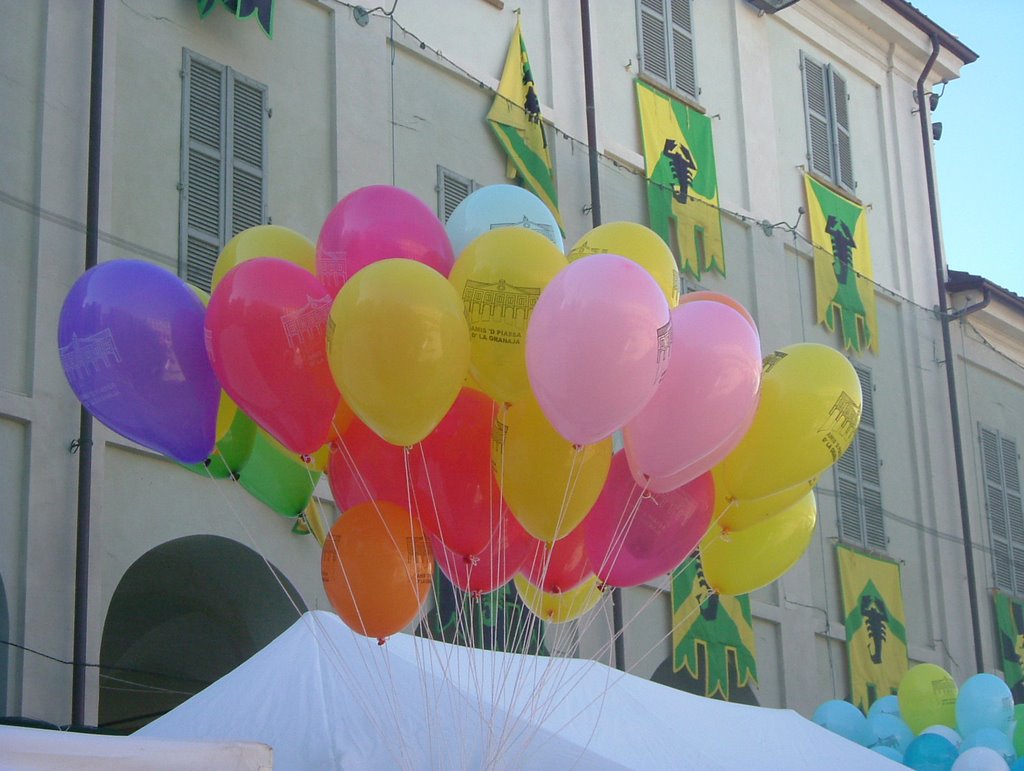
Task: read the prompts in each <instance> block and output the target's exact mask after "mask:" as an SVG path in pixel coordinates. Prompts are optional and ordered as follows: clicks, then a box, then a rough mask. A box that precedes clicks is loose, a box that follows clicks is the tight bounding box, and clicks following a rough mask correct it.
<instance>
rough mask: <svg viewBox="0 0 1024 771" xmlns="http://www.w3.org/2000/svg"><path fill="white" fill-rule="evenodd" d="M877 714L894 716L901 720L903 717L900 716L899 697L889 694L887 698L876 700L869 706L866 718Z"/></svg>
mask: <svg viewBox="0 0 1024 771" xmlns="http://www.w3.org/2000/svg"><path fill="white" fill-rule="evenodd" d="M878 714H886V715H895V716H896V717H898V718H900V719H901V720H902V719H903V716H902V715H901V714H900V700H899V697H898V696H896V695H895V694H890V695H889V696H883V697H882V698H880V699H876V700H875V703H874V704H872V705H871V709H869V710H868V718H871V717H872V716H873V715H878Z"/></svg>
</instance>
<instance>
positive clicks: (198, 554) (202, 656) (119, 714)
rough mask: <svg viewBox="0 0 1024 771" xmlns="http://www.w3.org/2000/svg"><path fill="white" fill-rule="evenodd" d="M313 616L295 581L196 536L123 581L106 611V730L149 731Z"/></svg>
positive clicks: (221, 542)
mask: <svg viewBox="0 0 1024 771" xmlns="http://www.w3.org/2000/svg"><path fill="white" fill-rule="evenodd" d="M282 586H283V587H284V588H283V589H282ZM296 606H297V607H298V609H296ZM305 610H306V608H305V605H304V604H303V602H302V599H301V598H300V597H299V594H298V592H297V591H296V590H295V588H294V587H293V586H292V585H291V583H290V582H289V581H288V579H286V578H285V577H284V576H283V575H282V574H281V573H280V572H279V571H277V570H276V569H273V570H272V569H271V568H268V566H267V563H266V562H264V560H263V558H262V557H260V556H259V555H258V554H257V553H256V552H254V551H252V550H251V549H249V548H247V547H245V546H243V545H242V544H240V543H237V542H235V541H232V540H230V539H228V538H222V537H220V536H211V535H195V536H188V537H186V538H178V539H176V540H174V541H169V542H167V543H165V544H162V545H160V546H158V547H156V548H155V549H152V550H150V551H149V552H147V553H146V554H144V555H143V556H142V557H140V558H139V559H138V560H137V561H136V562H135V563H134V564H133V565H132V566H131V567H130V568H129V569H128V570H127V572H125V574H124V576H123V578H122V579H121V582H120V583H119V584H118V587H117V589H116V590H115V592H114V596H113V598H112V599H111V602H110V608H109V609H108V611H107V617H106V621H105V622H104V625H103V640H102V643H101V649H100V696H99V720H98V723H99V725H100V726H101V727H106V728H109V729H114V730H123V731H125V732H129V731H133V730H135V729H136V728H139V727H140V726H143V725H145V724H146V723H148V722H149V721H151V720H153V719H155V718H156V717H159V716H160V715H162V714H163V713H164V712H166V711H168V710H170V709H173V708H174V707H176V706H177V705H178V704H180V703H181V702H183V701H184V700H185V699H187V698H188V697H189V696H191V695H193V694H195V693H198V692H199V691H200V690H202V689H203V688H205V687H206V686H207V685H209V684H210V683H212V682H213V681H214V680H216V679H217V678H219V677H221V676H222V675H224V674H226V673H227V672H230V671H231V670H232V669H234V668H235V667H236V666H238V665H239V664H241V663H242V662H243V661H245V660H246V659H247V658H249V657H250V656H252V655H253V654H254V653H256V652H257V651H259V650H260V649H261V648H263V647H264V646H265V645H266V644H267V643H269V642H270V641H271V640H273V639H274V638H275V637H276V636H277V635H278V634H280V633H281V632H282V631H284V630H285V629H286V628H287V627H288V626H290V625H291V624H292V623H293V622H294V621H295V619H296V618H297V617H298V615H299V614H300V613H301V612H304V611H305Z"/></svg>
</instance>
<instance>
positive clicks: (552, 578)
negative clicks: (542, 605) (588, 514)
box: [522, 520, 594, 594]
mask: <svg viewBox="0 0 1024 771" xmlns="http://www.w3.org/2000/svg"><path fill="white" fill-rule="evenodd" d="M584 522H586V520H584ZM530 540H531V541H532V542H533V552H532V553H531V554H528V555H527V558H526V561H525V562H524V563H523V568H522V573H523V575H524V576H526V578H527V580H529V582H530V583H531V584H533V585H534V586H536V587H539V588H540V589H543V590H544V591H545V592H553V593H555V594H558V593H561V592H567V591H569V590H570V589H575V588H576V587H577V586H579V585H580V584H582V583H583V582H584V581H586V580H587V579H588V578H590V577H591V576H592V575H594V570H593V568H592V567H591V566H590V560H589V559H587V549H586V546H585V544H584V542H583V526H582V525H581V526H579V527H577V528H575V529H574V530H573V531H572V532H571V533H569V534H568V535H567V536H565V537H564V538H559V539H558V540H557V541H555V542H554V544H550V545H549V544H546V543H544V542H543V541H540V540H538V539H536V538H532V537H531V539H530Z"/></svg>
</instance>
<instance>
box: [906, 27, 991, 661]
mask: <svg viewBox="0 0 1024 771" xmlns="http://www.w3.org/2000/svg"><path fill="white" fill-rule="evenodd" d="M931 43H932V53H931V56H930V57H928V62H927V63H926V64H925V66H924V70H923V71H922V72H921V77H919V78H918V79H917V104H918V107H919V111H918V117H919V118H920V122H921V141H922V147H923V149H924V174H925V182H926V186H927V188H928V212H929V215H930V218H931V226H932V249H933V252H934V255H935V282H936V286H937V288H938V294H939V324H940V326H941V327H942V352H943V356H944V358H945V362H946V389H947V390H948V392H949V415H950V422H951V425H952V429H953V460H954V462H955V464H956V486H957V492H958V493H959V496H960V527H961V530H962V531H963V539H964V564H965V565H966V567H967V597H968V600H969V601H970V608H971V633H972V635H973V637H974V664H975V667H976V669H977V671H978V672H979V673H980V672H984V671H985V666H984V661H983V656H982V643H981V622H980V620H979V614H978V591H977V582H976V580H975V576H974V545H973V543H972V541H971V517H970V513H969V510H968V503H967V482H966V479H965V477H964V449H963V441H962V439H961V436H960V407H959V405H958V403H957V397H956V371H955V370H954V368H953V343H952V340H951V338H950V333H949V323H950V314H949V303H948V302H947V300H946V260H945V258H944V257H943V254H942V237H941V234H940V231H939V213H938V205H937V203H936V196H935V171H934V169H933V167H932V135H931V126H930V125H929V122H930V120H929V119H930V111H929V110H928V100H927V99H925V90H924V81H925V78H926V77H927V76H928V73H929V72H930V71H931V68H932V65H934V64H935V60H936V59H937V58H938V56H939V50H940V49H941V44H940V42H939V38H938V36H936V35H932V36H931Z"/></svg>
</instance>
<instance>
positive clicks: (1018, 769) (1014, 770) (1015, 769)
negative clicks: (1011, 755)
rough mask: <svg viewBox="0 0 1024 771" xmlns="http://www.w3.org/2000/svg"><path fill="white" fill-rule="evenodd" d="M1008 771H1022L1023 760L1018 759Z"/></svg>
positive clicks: (1023, 770)
mask: <svg viewBox="0 0 1024 771" xmlns="http://www.w3.org/2000/svg"><path fill="white" fill-rule="evenodd" d="M1010 771H1024V758H1020V759H1018V760H1017V762H1016V763H1014V764H1013V765H1012V766H1010Z"/></svg>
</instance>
